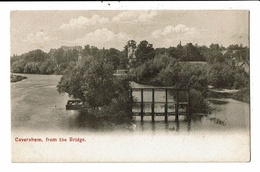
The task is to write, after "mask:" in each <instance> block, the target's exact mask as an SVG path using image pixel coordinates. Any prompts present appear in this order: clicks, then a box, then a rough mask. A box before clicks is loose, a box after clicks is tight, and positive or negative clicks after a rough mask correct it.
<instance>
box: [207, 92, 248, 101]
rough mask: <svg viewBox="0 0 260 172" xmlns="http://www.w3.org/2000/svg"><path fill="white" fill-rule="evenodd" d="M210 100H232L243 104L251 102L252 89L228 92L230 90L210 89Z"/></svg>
mask: <svg viewBox="0 0 260 172" xmlns="http://www.w3.org/2000/svg"><path fill="white" fill-rule="evenodd" d="M207 97H208V98H232V99H234V100H238V101H241V102H245V103H249V102H250V89H249V88H244V89H241V90H228V89H221V90H217V89H209V90H208V94H207Z"/></svg>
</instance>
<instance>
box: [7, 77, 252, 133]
mask: <svg viewBox="0 0 260 172" xmlns="http://www.w3.org/2000/svg"><path fill="white" fill-rule="evenodd" d="M25 76H27V77H28V79H27V80H24V81H23V82H17V83H14V84H13V83H12V84H11V113H12V115H11V120H12V130H13V129H16V130H30V131H40V130H44V131H46V130H48V131H49V130H52V131H81V132H86V131H95V132H96V131H101V132H107V131H108V132H110V131H115V130H116V131H126V132H137V133H138V132H153V133H156V132H158V133H166V132H167V133H171V132H172V133H173V132H176V131H178V132H182V131H184V132H187V131H193V132H194V131H203V132H204V131H207V132H210V131H214V132H215V131H231V130H243V131H247V130H249V124H250V123H249V122H250V121H249V104H247V103H243V102H239V101H236V100H233V99H214V100H213V99H211V102H210V103H211V106H212V107H213V108H214V110H213V111H212V114H210V115H208V116H205V115H204V116H203V115H194V114H193V115H192V118H191V119H188V118H185V117H184V116H182V115H181V116H180V117H179V120H175V116H172V115H170V116H169V117H168V122H165V121H164V116H156V117H155V122H154V123H152V120H151V116H144V121H143V122H142V123H141V118H140V117H133V119H129V120H125V119H114V120H111V119H109V120H105V119H101V118H100V119H98V118H93V117H91V116H89V115H87V114H84V113H80V112H76V111H66V109H65V105H66V103H67V100H68V99H69V97H68V96H67V95H66V94H59V93H58V92H57V88H56V85H57V83H58V81H59V79H60V76H55V75H53V76H49V75H25ZM158 94H159V93H158ZM158 97H159V95H158ZM162 97H163V95H162Z"/></svg>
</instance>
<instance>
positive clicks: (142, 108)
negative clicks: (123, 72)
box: [141, 89, 144, 122]
mask: <svg viewBox="0 0 260 172" xmlns="http://www.w3.org/2000/svg"><path fill="white" fill-rule="evenodd" d="M143 120H144V90H143V89H141V121H142V122H143Z"/></svg>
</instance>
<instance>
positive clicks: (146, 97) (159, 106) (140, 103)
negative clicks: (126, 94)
mask: <svg viewBox="0 0 260 172" xmlns="http://www.w3.org/2000/svg"><path fill="white" fill-rule="evenodd" d="M130 96H131V100H132V112H133V113H134V115H135V116H141V121H143V117H144V116H151V117H152V121H154V120H155V116H165V121H168V116H169V115H174V116H175V120H176V121H177V120H179V115H186V116H187V118H188V120H190V119H191V118H190V117H191V113H190V91H189V89H174V88H172V87H156V88H149V87H146V88H145V87H144V88H132V89H131V90H130Z"/></svg>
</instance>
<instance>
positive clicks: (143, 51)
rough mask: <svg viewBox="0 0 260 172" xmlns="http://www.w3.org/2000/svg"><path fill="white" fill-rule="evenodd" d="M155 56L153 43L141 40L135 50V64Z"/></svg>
mask: <svg viewBox="0 0 260 172" xmlns="http://www.w3.org/2000/svg"><path fill="white" fill-rule="evenodd" d="M154 57H155V51H154V48H153V45H152V44H150V43H148V42H147V41H141V42H140V44H139V45H138V47H137V50H136V59H137V65H138V66H139V65H140V64H142V63H144V62H145V61H147V60H150V59H153V58H154Z"/></svg>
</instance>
